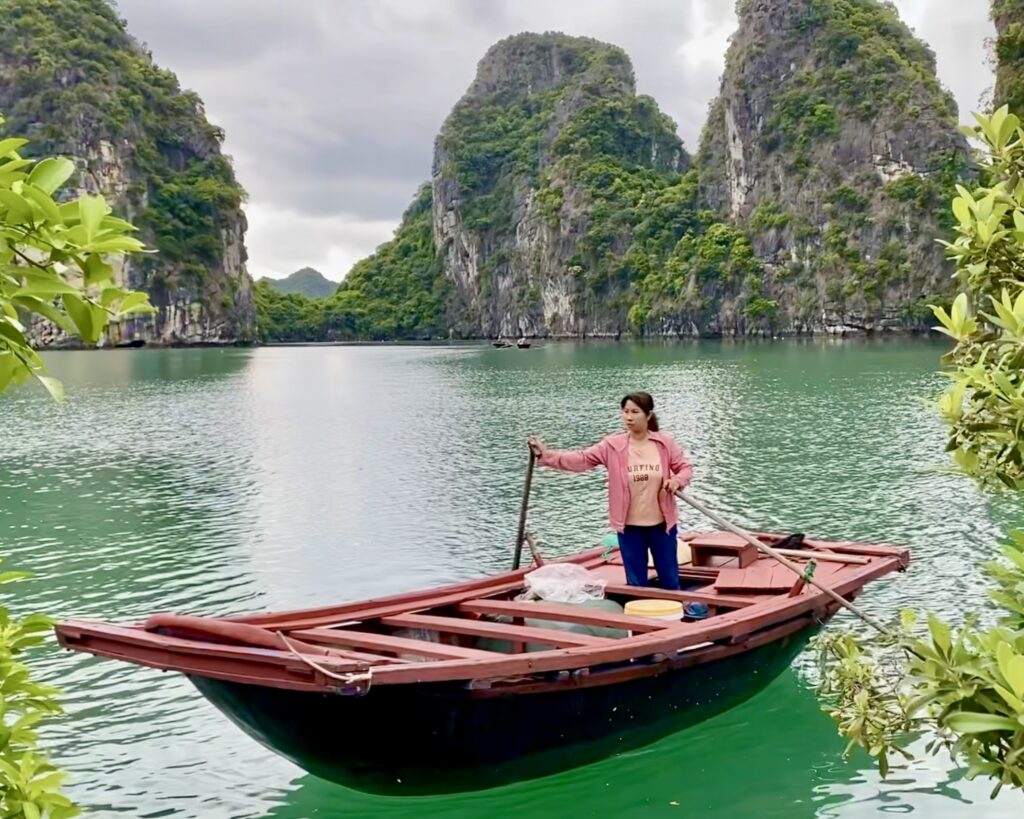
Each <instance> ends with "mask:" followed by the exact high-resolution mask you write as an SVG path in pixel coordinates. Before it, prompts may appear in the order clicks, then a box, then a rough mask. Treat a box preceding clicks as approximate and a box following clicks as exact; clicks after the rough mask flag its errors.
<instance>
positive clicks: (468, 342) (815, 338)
mask: <svg viewBox="0 0 1024 819" xmlns="http://www.w3.org/2000/svg"><path fill="white" fill-rule="evenodd" d="M945 340H946V339H945V337H944V336H942V335H940V334H939V333H937V332H935V331H930V332H925V331H917V330H915V331H905V332H892V331H886V332H883V333H866V332H860V333H792V334H788V335H777V336H684V337H675V336H647V337H640V338H635V337H619V338H616V337H615V336H589V337H585V338H583V337H578V336H576V337H574V336H552V337H540V338H530V339H529V341H530V342H531V343H532V347H531V348H530V349H539V348H541V347H544V346H549V345H565V344H573V345H580V346H583V345H612V344H614V345H619V344H638V345H652V346H653V345H658V346H669V345H684V344H701V343H709V342H717V343H720V344H730V345H732V344H735V345H739V344H776V343H780V342H800V343H811V342H821V341H825V342H829V343H836V344H839V343H850V342H855V343H856V342H860V343H865V342H876V343H877V342H890V341H918V342H922V343H928V344H930V343H935V342H939V341H945ZM493 341H494V340H493V339H489V338H480V339H393V340H388V341H371V340H359V341H270V342H231V341H224V342H213V341H200V342H172V343H166V342H153V343H146V344H144V345H142V346H136V347H128V346H118V345H103V346H95V347H88V346H85V345H60V346H53V347H49V346H48V347H39V348H36V352H39V353H53V352H69V351H75V352H82V351H94V352H110V351H117V350H123V351H128V352H139V351H142V350H202V349H221V350H224V349H230V348H236V349H243V350H251V349H259V348H261V347H266V348H289V347H453V348H457V347H468V348H480V349H494V350H498V349H506V348H498V347H493ZM510 349H516V348H515V347H514V346H513V347H512V348H510ZM523 352H526V351H523Z"/></svg>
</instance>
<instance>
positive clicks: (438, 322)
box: [255, 185, 449, 342]
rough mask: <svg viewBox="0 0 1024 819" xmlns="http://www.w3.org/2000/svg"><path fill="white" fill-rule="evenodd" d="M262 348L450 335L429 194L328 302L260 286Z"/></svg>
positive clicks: (419, 196) (421, 194) (418, 200)
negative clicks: (273, 344)
mask: <svg viewBox="0 0 1024 819" xmlns="http://www.w3.org/2000/svg"><path fill="white" fill-rule="evenodd" d="M255 296H256V308H257V313H258V318H257V327H258V334H259V338H260V340H261V341H285V342H288V341H290V342H296V341H335V340H352V339H371V340H375V341H381V340H386V339H394V338H420V339H424V338H437V337H440V336H442V335H446V334H447V331H446V326H447V325H446V318H445V310H446V305H447V303H448V298H449V285H448V282H447V280H446V279H445V277H444V275H443V273H442V271H441V267H440V264H439V261H438V258H437V253H436V250H435V248H434V241H433V237H432V235H431V187H430V185H424V186H423V187H421V188H420V191H419V193H418V194H417V196H416V199H415V200H414V201H413V203H412V204H411V205H410V206H409V208H408V209H407V210H406V212H405V215H404V216H403V217H402V223H401V224H400V225H399V227H398V229H397V230H396V231H395V237H394V238H393V239H392V240H391V241H390V242H387V243H385V244H383V245H381V246H380V247H379V248H377V252H376V253H374V255H372V256H370V257H368V258H366V259H363V260H362V261H361V262H359V263H358V264H356V265H355V266H354V267H353V268H352V270H351V271H350V272H349V274H348V276H346V277H345V280H344V281H343V282H342V283H341V284H340V285H339V286H338V289H337V291H336V292H335V293H334V294H333V295H332V296H330V297H329V298H326V299H316V298H308V297H307V296H305V295H302V294H298V293H293V294H288V295H285V294H282V293H279V292H277V291H276V289H275V288H274V287H273V286H272V285H271V284H270V283H269V282H267V281H261V282H260V283H259V284H257V285H256V291H255Z"/></svg>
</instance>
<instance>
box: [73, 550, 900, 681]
mask: <svg viewBox="0 0 1024 819" xmlns="http://www.w3.org/2000/svg"><path fill="white" fill-rule="evenodd" d="M767 537H773V536H772V535H768V536H767ZM819 544H820V546H819ZM809 545H812V549H813V548H820V547H828V548H832V547H834V546H840V547H844V550H845V551H847V552H849V553H861V554H865V553H866V552H864V551H863V549H869V550H870V551H869V552H867V554H868V555H869V556H870V557H871V560H870V561H869V562H868V563H867V564H864V565H862V566H852V565H851V566H849V567H848V568H847V569H845V570H844V571H843V572H842V573H841V574H840V575H839V576H837V578H836V579H837V580H839V581H841V582H837V583H835V584H834V585H833V589H834V591H836V592H837V593H839V594H850V593H855V592H858V591H859V590H860V589H861V588H862V587H863V586H864V585H866V584H867V583H869V582H871V581H872V580H874V579H877V578H879V577H881V576H884V575H886V574H889V573H890V572H892V571H896V570H900V569H902V568H904V567H905V566H906V565H907V562H908V560H909V557H908V552H907V551H906V550H905V549H899V548H897V547H889V546H878V545H871V544H855V543H851V542H849V541H844V542H842V543H839V544H834V543H831V542H828V541H818V542H815V541H811V542H810V543H809ZM603 551H604V550H603V549H593V550H588V551H585V552H581V553H578V554H576V555H572V556H570V557H569V558H566V562H575V563H583V564H585V565H588V566H590V565H605V564H607V563H609V562H610V561H606V560H604V559H603V558H602V557H601V555H602V553H603ZM812 555H813V552H810V554H809V556H812ZM595 559H596V561H597V562H596V564H595ZM530 570H531V569H525V570H519V571H516V572H508V573H504V574H501V575H495V576H490V577H486V578H479V579H476V580H472V581H467V582H463V583H456V584H451V585H449V586H445V587H439V588H433V589H429V590H420V591H413V592H406V593H403V594H400V595H395V596H392V597H389V598H377V599H374V600H369V601H359V602H356V603H350V604H345V605H342V606H334V607H324V608H318V609H307V610H301V611H297V612H284V613H267V614H264V615H258V616H243V617H224V618H217V619H218V620H221V621H223V622H225V623H247V624H250V625H263V627H264V628H267V629H268V630H269V629H270V627H271V626H272V625H273V626H277V627H278V628H281V629H282V630H284V631H286V632H287V631H292V630H301V629H303V628H308V626H306V625H305V623H308V622H310V619H311V616H312V617H313V619H314V620H315V621H316V622H318V623H323V625H327V624H329V623H330V621H331V620H335V619H341V620H342V621H348V620H357V621H360V622H363V621H366V620H369V619H381V618H382V617H386V616H387V615H386V614H377V615H376V616H375V617H373V618H370V617H366V616H365V615H364V616H359V617H357V616H355V615H356V614H357V613H360V612H369V611H380V610H381V609H391V608H394V607H395V606H397V605H400V604H401V608H400V609H398V610H396V611H397V613H401V614H422V613H428V612H430V611H432V610H434V609H436V608H439V607H441V606H443V605H452V604H457V603H458V602H460V601H459V600H455V601H450V602H446V603H439V602H438V601H441V600H448V598H451V597H453V596H457V597H461V602H468V601H470V600H472V599H474V598H475V599H485V598H486V597H487V596H488V594H489V595H491V596H493V595H496V594H502V593H504V592H506V591H513V590H515V589H516V588H520V587H521V585H522V584H521V582H520V583H514V582H513V578H516V579H519V580H521V579H522V577H523V575H525V574H526V573H527V572H528V571H530ZM760 597H761V599H760V600H759V601H758V602H755V603H752V604H750V605H748V606H745V607H744V608H738V609H734V610H732V611H729V612H726V613H722V614H719V615H717V616H715V617H712V618H709V619H707V620H704V621H699V622H680V623H678V624H675V623H671V624H669V623H666V624H665V626H664V627H659V628H657V629H656V630H653V631H650V632H648V633H646V634H635V635H633V636H630V637H626V638H621V639H617V640H613V641H610V645H608V646H594V645H587V646H578V647H564V648H555V649H551V650H546V651H537V652H529V653H520V654H503V653H500V652H493V653H494V655H495V656H494V658H493V659H491V658H486V659H476V658H474V659H452V660H444V659H442V660H437V661H433V662H401V661H399V662H392V663H388V664H383V665H374V666H373V667H372V671H371V670H370V664H369V663H353V662H352V661H349V662H345V661H344V659H343V658H331V657H323V656H318V657H317V664H318V665H321V666H323V667H324V668H325V669H327V670H328V671H330V672H332V673H339V674H350V673H369V674H371V675H372V680H373V684H374V685H381V684H384V685H389V684H390V685H397V684H416V683H433V682H469V681H474V680H484V679H487V678H493V679H497V678H502V677H508V676H515V675H536V674H543V673H548V672H552V671H555V672H557V671H575V670H577V669H582V668H588V667H591V666H596V665H602V664H608V663H617V662H627V661H635V660H637V659H641V658H647V657H651V656H654V655H665V657H666V658H668V656H669V655H675V654H676V653H677V652H679V651H685V650H686V649H688V648H689V647H692V646H694V645H698V644H700V643H703V642H717V641H719V640H722V639H730V640H731V641H732V642H733V643H736V642H738V641H739V638H740V637H743V636H744V635H745V636H746V637H747V639H750V638H751V637H753V636H755V635H756V634H757V633H758V632H760V631H764V630H765V629H770V628H772V627H778V626H782V625H784V624H785V623H786V622H788V621H790V620H793V619H794V618H798V617H801V616H803V615H807V614H808V613H819V614H820V615H824V613H825V611H826V610H827V609H828V608H829V606H830V604H831V605H832V606H834V604H832V603H831V601H830V598H829V597H828V596H827V595H826V594H825V593H824V592H822V591H821V590H819V589H816V588H814V587H810V586H809V587H806V588H805V589H804V591H803V592H802V593H801V594H799V595H796V596H792V597H790V596H787V595H784V594H772V595H761V596H760ZM360 607H361V608H360ZM371 607H372V608H371ZM282 618H285V619H284V620H283V622H282ZM325 620H326V621H327V622H323V621H325ZM259 621H263V622H262V623H260V622H259ZM335 624H337V623H335ZM56 631H57V634H58V639H59V640H60V642H61V644H62V645H63V646H65V647H66V648H71V649H75V650H80V651H84V652H88V653H93V654H98V655H100V656H108V657H111V658H114V659H121V660H125V661H128V662H136V663H138V664H141V665H150V666H152V667H156V668H163V669H165V670H174V671H179V672H181V673H187V674H195V675H199V676H206V677H211V678H214V679H227V680H234V681H237V682H243V681H244V682H245V683H246V684H257V685H265V686H267V687H274V688H300V689H302V690H314V691H323V692H326V691H337V690H338V688H339V685H338V682H337V681H336V680H332V679H331V678H330V677H329V676H328V675H325V674H323V673H321V672H320V671H319V670H317V669H314V668H313V667H311V666H308V664H305V663H304V662H303V660H302V659H301V658H300V657H296V656H294V655H292V654H290V653H288V652H286V651H277V650H274V649H260V648H255V647H249V646H224V645H219V644H216V643H207V642H200V641H189V640H184V641H181V640H178V641H175V638H173V637H168V636H165V635H161V634H154V633H152V632H147V631H145V630H144V629H143V628H142V627H141V626H116V625H114V624H107V623H102V622H90V621H84V620H69V621H66V622H63V623H60V624H58V625H57V626H56ZM271 633H273V632H271ZM83 636H85V637H86V642H85V643H80V641H81V639H82V637H83ZM88 643H91V646H90V645H88ZM182 643H187V644H188V645H182ZM133 644H134V645H135V646H136V647H137V648H139V649H141V653H143V654H146V658H145V659H143V658H142V657H141V656H136V657H133V656H131V649H132V646H133ZM228 648H230V649H233V650H232V651H227V652H226V653H227V654H228V655H230V659H231V661H232V662H239V661H241V662H244V661H245V660H246V659H249V660H251V662H252V663H253V665H256V666H263V667H264V668H266V667H267V666H269V667H270V669H269V671H270V674H271V676H268V675H267V672H266V671H264V676H263V677H260V678H259V681H258V682H254V678H253V676H252V675H251V674H239V673H236V672H234V671H230V670H225V669H222V668H219V667H218V663H220V662H222V661H223V657H222V658H218V656H217V655H218V651H219V652H220V653H221V654H222V655H223V654H224V653H225V650H226V649H228ZM147 652H149V653H156V654H158V655H161V659H160V660H159V661H157V660H156V659H154V658H153V657H151V656H150V655H149V653H147ZM136 653H137V654H139V653H140V652H136ZM179 655H184V656H185V657H186V658H187V659H189V660H190V661H189V662H184V661H180V660H179V661H178V662H176V661H175V658H176V657H178V656H179ZM198 658H202V659H203V660H205V661H206V663H205V664H204V663H203V662H195V660H196V659H198ZM274 669H276V674H275V673H274ZM243 677H244V680H243V679H242V678H243ZM297 677H298V678H301V679H297Z"/></svg>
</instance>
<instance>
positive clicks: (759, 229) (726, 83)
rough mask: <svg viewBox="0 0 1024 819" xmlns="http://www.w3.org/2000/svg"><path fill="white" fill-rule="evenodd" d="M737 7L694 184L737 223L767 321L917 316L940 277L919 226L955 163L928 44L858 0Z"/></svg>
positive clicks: (964, 159)
mask: <svg viewBox="0 0 1024 819" xmlns="http://www.w3.org/2000/svg"><path fill="white" fill-rule="evenodd" d="M737 9H738V14H739V18H740V25H739V30H738V31H737V32H736V35H735V36H734V38H733V41H732V44H731V46H730V48H729V51H728V55H727V64H726V69H725V73H724V76H723V79H722V88H721V94H720V96H719V98H718V99H717V101H716V102H715V103H714V104H713V106H712V108H711V114H710V118H709V121H708V123H707V126H706V128H705V132H704V135H703V138H702V144H701V150H700V154H699V157H698V163H699V166H700V173H701V185H702V193H703V195H704V196H705V197H706V198H707V200H708V201H709V203H710V204H711V205H712V207H714V208H715V209H717V210H718V211H719V213H720V214H721V215H722V216H724V217H728V218H729V219H730V220H732V221H733V222H734V223H735V224H736V225H737V226H738V227H740V228H741V229H743V230H746V231H748V232H749V234H750V235H751V237H752V240H753V244H754V249H755V252H756V254H757V256H758V258H759V259H760V260H762V262H763V263H764V266H765V269H764V276H763V281H762V283H761V288H760V289H761V291H762V297H763V298H764V299H765V300H766V303H775V304H776V305H777V308H776V309H777V315H776V317H775V324H776V327H777V328H778V329H779V330H782V331H812V330H823V329H827V330H835V331H843V330H847V329H869V330H870V329H879V328H885V327H912V326H914V325H916V324H918V323H920V322H922V321H923V320H924V319H925V318H926V317H927V315H928V313H927V308H926V304H927V301H928V300H929V299H931V298H934V297H936V296H938V295H941V294H944V293H947V292H948V291H949V287H950V274H951V272H952V268H951V267H950V266H949V265H948V264H947V262H946V261H945V259H944V256H943V252H942V249H941V248H940V247H939V246H938V245H937V244H936V242H935V240H936V239H937V238H939V237H943V236H945V235H946V233H947V226H948V222H947V221H946V219H947V216H946V210H948V206H947V200H948V195H949V191H950V190H951V187H952V183H953V181H954V180H955V179H956V178H957V176H958V175H959V174H961V173H963V172H964V171H965V169H966V168H967V166H968V154H967V145H966V142H965V140H964V139H963V137H961V136H960V135H959V133H958V132H957V128H956V124H957V111H956V106H955V103H954V101H953V99H952V97H951V95H950V94H948V93H947V92H946V91H944V90H943V89H942V88H941V87H940V86H939V84H938V82H937V80H936V74H935V61H934V57H933V55H932V53H931V52H930V51H929V49H928V48H927V46H925V45H924V44H923V43H921V42H920V41H918V40H917V39H915V38H914V37H913V35H912V34H911V33H910V31H909V30H908V29H907V28H906V26H904V25H903V23H902V22H900V20H899V19H898V17H897V15H896V12H895V11H894V10H893V9H892V8H891V7H889V6H888V5H887V4H882V3H877V2H874V0H740V2H739V4H738V6H737ZM728 297H729V294H728V293H727V292H726V293H723V298H724V299H725V300H726V301H727V300H728ZM725 324H728V322H725ZM734 327H735V323H734ZM723 329H724V330H726V331H728V330H729V328H728V327H727V326H726V327H723ZM740 330H741V331H742V328H740Z"/></svg>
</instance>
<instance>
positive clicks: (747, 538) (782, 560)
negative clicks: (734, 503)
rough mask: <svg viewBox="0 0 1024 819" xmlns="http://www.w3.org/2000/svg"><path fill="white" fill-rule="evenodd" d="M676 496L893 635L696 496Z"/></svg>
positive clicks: (870, 622)
mask: <svg viewBox="0 0 1024 819" xmlns="http://www.w3.org/2000/svg"><path fill="white" fill-rule="evenodd" d="M676 497H677V498H679V499H680V500H681V501H683V502H684V503H688V504H689V505H690V506H692V507H693V508H694V509H696V510H697V511H698V512H700V513H701V514H703V515H706V516H707V517H709V518H711V520H713V521H714V522H715V523H717V524H718V525H719V526H724V527H725V528H726V529H728V530H729V531H730V532H732V533H733V534H736V535H739V536H740V537H741V538H743V539H744V540H745V541H746V542H747V543H749V544H750V545H751V546H754V547H756V548H757V549H758V551H761V552H764V553H765V554H766V555H768V556H769V557H771V558H773V559H774V560H777V561H778V562H779V563H781V564H782V565H783V566H785V567H786V568H787V569H789V570H790V571H792V572H795V573H796V575H797V577H803V578H804V580H805V581H806V582H808V583H810V584H811V585H812V586H814V587H815V588H817V589H820V590H821V591H823V592H825V594H827V595H828V596H829V597H831V598H832V599H833V600H834V601H835V602H837V603H839V605H841V606H844V607H845V608H847V609H849V610H850V611H852V612H853V613H854V614H856V615H857V616H858V617H859V618H860V619H861V620H863V621H864V622H865V623H867V624H868V625H869V626H872V627H873V628H875V629H877V630H878V631H879V632H881V633H882V634H885V635H887V636H890V637H891V636H893V635H892V633H891V632H890V631H889V629H887V628H886V627H885V626H883V625H882V624H881V623H879V622H878V621H877V620H875V618H874V617H872V616H871V615H869V614H867V613H866V612H864V611H863V610H862V609H860V608H859V607H857V606H855V605H854V604H853V603H851V602H850V601H849V600H847V599H846V598H845V597H842V596H840V595H838V594H836V593H835V592H834V591H832V589H830V588H828V586H823V585H822V584H821V583H819V582H818V581H817V580H815V579H814V578H813V577H806V573H805V572H804V571H803V570H801V568H800V567H799V566H797V565H796V564H795V563H794V562H793V561H791V560H789V559H788V558H786V557H785V555H781V554H779V553H778V552H777V551H775V549H773V548H772V547H771V546H769V545H768V544H766V543H762V542H761V541H760V540H758V539H757V538H756V537H754V536H753V535H752V534H750V533H749V532H747V531H745V530H743V529H741V528H740V527H739V526H737V525H736V524H734V523H730V522H729V521H727V520H726V519H725V518H723V517H722V516H721V515H718V514H716V513H714V512H712V511H711V510H710V509H708V508H707V507H706V506H705V505H704V504H702V503H701V502H700V501H698V500H697V499H696V498H693V497H691V496H690V495H688V494H687V493H686V492H684V491H683V490H682V489H680V490H679V491H678V492H676Z"/></svg>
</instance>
